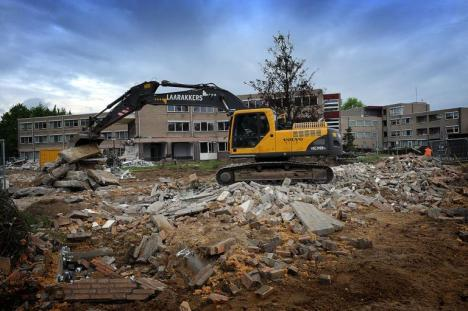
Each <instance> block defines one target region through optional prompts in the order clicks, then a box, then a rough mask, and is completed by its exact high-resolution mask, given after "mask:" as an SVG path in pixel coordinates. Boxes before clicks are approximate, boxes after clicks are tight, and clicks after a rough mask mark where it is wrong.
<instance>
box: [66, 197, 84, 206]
mask: <svg viewBox="0 0 468 311" xmlns="http://www.w3.org/2000/svg"><path fill="white" fill-rule="evenodd" d="M64 201H65V203H69V204H73V203H79V202H82V201H83V197H82V196H78V195H72V196H69V197H68V198H65V199H64Z"/></svg>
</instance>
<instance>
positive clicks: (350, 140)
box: [343, 126, 354, 152]
mask: <svg viewBox="0 0 468 311" xmlns="http://www.w3.org/2000/svg"><path fill="white" fill-rule="evenodd" d="M343 140H344V142H345V144H344V146H343V149H344V151H346V152H350V151H353V150H354V135H353V129H352V128H351V126H348V128H347V129H346V133H345V134H344V136H343Z"/></svg>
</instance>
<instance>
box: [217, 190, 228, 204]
mask: <svg viewBox="0 0 468 311" xmlns="http://www.w3.org/2000/svg"><path fill="white" fill-rule="evenodd" d="M230 194H231V193H230V192H229V191H226V190H225V191H223V192H221V194H220V195H219V196H218V198H217V199H216V201H218V202H224V201H226V199H227V197H228V196H229V195H230Z"/></svg>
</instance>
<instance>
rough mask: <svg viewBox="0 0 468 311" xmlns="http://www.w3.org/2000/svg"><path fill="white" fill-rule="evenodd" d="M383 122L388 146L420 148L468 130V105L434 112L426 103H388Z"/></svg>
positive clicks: (387, 147)
mask: <svg viewBox="0 0 468 311" xmlns="http://www.w3.org/2000/svg"><path fill="white" fill-rule="evenodd" d="M382 123H383V139H384V145H383V147H384V148H385V149H395V148H396V149H398V148H419V147H423V146H427V145H428V143H429V141H436V140H446V139H448V138H451V137H452V136H454V135H455V134H466V133H468V108H461V107H459V108H450V109H442V110H433V111H431V110H430V107H429V105H428V104H427V103H409V104H395V105H389V106H386V107H384V109H383V121H382Z"/></svg>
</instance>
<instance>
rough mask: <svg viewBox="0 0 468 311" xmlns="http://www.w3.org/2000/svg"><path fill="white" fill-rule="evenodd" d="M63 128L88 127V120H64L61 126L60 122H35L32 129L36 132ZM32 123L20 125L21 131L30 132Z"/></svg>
mask: <svg viewBox="0 0 468 311" xmlns="http://www.w3.org/2000/svg"><path fill="white" fill-rule="evenodd" d="M62 126H63V127H66V128H67V127H68V128H70V127H78V126H88V119H80V120H78V119H73V120H64V121H63V124H62V121H61V120H53V121H36V122H34V129H36V130H45V129H47V128H49V129H59V128H62ZM32 128H33V124H32V122H22V123H20V129H21V130H32Z"/></svg>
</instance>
